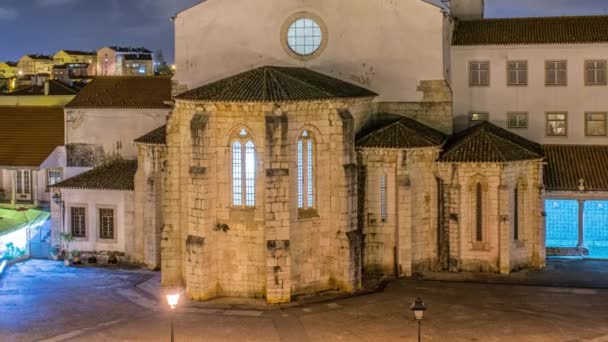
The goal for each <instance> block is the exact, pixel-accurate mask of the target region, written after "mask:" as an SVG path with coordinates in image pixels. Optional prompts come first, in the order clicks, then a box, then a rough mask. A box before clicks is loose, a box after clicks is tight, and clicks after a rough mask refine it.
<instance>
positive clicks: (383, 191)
mask: <svg viewBox="0 0 608 342" xmlns="http://www.w3.org/2000/svg"><path fill="white" fill-rule="evenodd" d="M387 218H388V214H387V208H386V176H385V175H382V177H380V219H381V220H382V222H386V220H387Z"/></svg>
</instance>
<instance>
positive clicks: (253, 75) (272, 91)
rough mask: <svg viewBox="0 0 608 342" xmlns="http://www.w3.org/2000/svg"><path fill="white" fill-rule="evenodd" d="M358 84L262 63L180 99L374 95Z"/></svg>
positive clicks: (272, 99) (262, 99)
mask: <svg viewBox="0 0 608 342" xmlns="http://www.w3.org/2000/svg"><path fill="white" fill-rule="evenodd" d="M375 96H377V94H376V93H374V92H372V91H370V90H367V89H365V88H362V87H359V86H357V85H354V84H351V83H348V82H344V81H341V80H339V79H336V78H333V77H329V76H326V75H323V74H320V73H318V72H315V71H312V70H309V69H306V68H291V67H275V66H265V67H260V68H257V69H253V70H250V71H246V72H244V73H240V74H238V75H235V76H231V77H228V78H225V79H223V80H220V81H217V82H213V83H210V84H207V85H204V86H202V87H199V88H196V89H193V90H190V91H187V92H185V93H183V94H180V95H178V96H177V97H176V98H177V99H181V100H198V101H219V102H223V101H225V102H280V101H315V100H328V99H337V98H357V97H375Z"/></svg>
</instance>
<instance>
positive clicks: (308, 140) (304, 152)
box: [297, 131, 315, 209]
mask: <svg viewBox="0 0 608 342" xmlns="http://www.w3.org/2000/svg"><path fill="white" fill-rule="evenodd" d="M297 164H298V208H300V209H304V208H307V209H311V208H314V207H315V201H314V182H315V178H314V143H313V139H312V137H311V136H310V133H309V132H308V131H304V132H302V135H301V136H300V139H298V144H297Z"/></svg>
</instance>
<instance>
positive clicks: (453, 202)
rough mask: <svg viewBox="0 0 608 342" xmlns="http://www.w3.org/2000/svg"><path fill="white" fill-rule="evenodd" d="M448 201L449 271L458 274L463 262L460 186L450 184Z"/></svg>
mask: <svg viewBox="0 0 608 342" xmlns="http://www.w3.org/2000/svg"><path fill="white" fill-rule="evenodd" d="M447 190H448V191H449V196H448V201H449V204H448V205H449V207H448V208H449V222H448V225H449V228H448V230H449V241H450V242H449V243H450V245H449V252H450V256H449V270H450V272H458V271H460V262H461V255H460V250H461V245H460V240H461V239H460V220H461V219H462V218H461V215H460V213H461V210H460V202H461V197H460V196H461V186H460V185H459V184H450V185H449V188H448V189H447Z"/></svg>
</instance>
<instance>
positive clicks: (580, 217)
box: [576, 199, 585, 248]
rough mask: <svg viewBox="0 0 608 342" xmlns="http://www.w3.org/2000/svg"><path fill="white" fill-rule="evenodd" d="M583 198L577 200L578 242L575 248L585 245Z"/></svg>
mask: <svg viewBox="0 0 608 342" xmlns="http://www.w3.org/2000/svg"><path fill="white" fill-rule="evenodd" d="M584 214H585V200H582V199H579V200H578V244H577V245H576V247H577V248H580V247H585V220H584Z"/></svg>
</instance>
